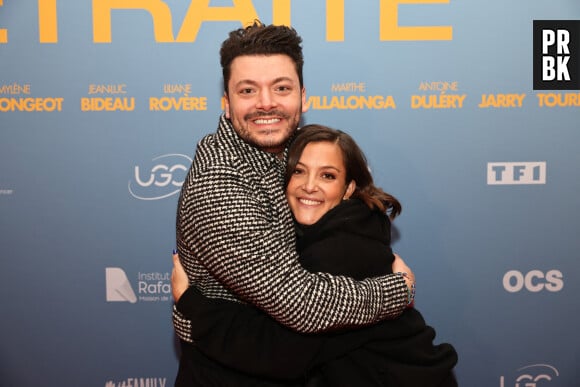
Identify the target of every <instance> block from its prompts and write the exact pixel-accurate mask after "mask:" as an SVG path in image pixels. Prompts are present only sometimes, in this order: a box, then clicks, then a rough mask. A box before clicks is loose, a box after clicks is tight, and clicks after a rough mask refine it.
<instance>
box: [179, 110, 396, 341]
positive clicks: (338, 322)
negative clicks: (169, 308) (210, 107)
mask: <svg viewBox="0 0 580 387" xmlns="http://www.w3.org/2000/svg"><path fill="white" fill-rule="evenodd" d="M283 175H284V161H283V160H280V159H278V158H277V157H276V156H275V155H272V154H269V153H265V152H262V151H260V150H258V149H257V148H255V147H253V146H251V145H249V144H247V143H246V142H244V141H243V140H242V139H241V138H240V137H238V135H237V134H236V133H235V131H234V129H233V128H232V126H231V123H230V121H229V120H227V119H226V118H225V117H224V116H223V115H222V116H221V118H220V123H219V128H218V130H217V132H216V133H215V134H211V135H208V136H206V137H205V138H203V139H202V140H201V141H200V142H199V144H198V146H197V150H196V154H195V158H194V160H193V163H192V165H191V168H190V170H189V173H188V176H187V178H186V180H185V182H184V184H183V187H182V189H181V195H180V198H179V204H178V210H177V247H178V250H179V254H180V257H181V260H182V262H183V265H184V267H185V270H186V271H187V274H188V276H189V281H190V284H192V285H194V286H196V287H197V288H198V289H200V290H201V291H202V293H203V294H204V295H206V296H207V297H217V298H223V299H229V300H237V301H242V302H249V303H252V304H254V305H256V306H258V307H259V308H261V309H263V310H265V311H266V312H267V313H268V314H270V315H271V316H272V317H274V318H275V319H276V320H278V321H279V322H280V323H282V324H284V325H286V326H288V327H290V328H292V329H294V330H296V331H299V332H307V333H312V332H321V331H324V330H328V329H331V328H336V327H343V326H352V325H363V324H369V323H372V322H375V321H378V320H382V319H384V318H393V317H396V316H398V315H399V314H400V313H402V311H403V310H404V309H405V306H406V305H407V286H406V285H405V281H404V280H403V279H402V278H401V276H399V275H388V276H384V277H380V278H376V279H368V280H365V281H362V282H357V281H354V280H352V279H350V278H346V277H336V276H331V275H328V274H325V273H317V274H313V273H308V272H307V271H306V270H304V269H303V268H302V267H301V266H300V264H299V263H298V255H297V253H296V250H295V235H294V226H293V222H292V215H291V212H290V209H289V207H288V205H287V202H286V198H285V196H284V187H283V185H284V184H283ZM353 259H356V257H353ZM173 322H174V327H175V330H176V333H177V335H178V336H179V337H180V338H181V339H183V340H185V341H189V342H191V341H193V340H192V339H191V334H190V327H191V325H190V324H191V322H190V321H188V320H187V319H186V318H184V316H183V315H182V314H181V313H180V312H179V311H178V310H177V308H175V307H174V311H173Z"/></svg>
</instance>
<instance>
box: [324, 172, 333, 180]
mask: <svg viewBox="0 0 580 387" xmlns="http://www.w3.org/2000/svg"><path fill="white" fill-rule="evenodd" d="M322 178H323V179H326V180H334V179H336V176H334V174H332V173H323V174H322Z"/></svg>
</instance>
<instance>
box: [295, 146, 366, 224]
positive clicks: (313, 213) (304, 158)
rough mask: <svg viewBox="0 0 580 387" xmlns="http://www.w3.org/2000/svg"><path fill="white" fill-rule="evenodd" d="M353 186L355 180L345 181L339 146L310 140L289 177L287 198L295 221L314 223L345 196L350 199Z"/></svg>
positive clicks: (344, 169)
mask: <svg viewBox="0 0 580 387" xmlns="http://www.w3.org/2000/svg"><path fill="white" fill-rule="evenodd" d="M354 188H355V182H354V181H351V182H349V184H348V185H347V183H346V168H345V165H344V160H343V156H342V152H341V150H340V147H339V146H338V145H337V144H335V143H332V142H311V143H309V144H308V145H306V147H305V148H304V151H303V152H302V155H300V159H299V161H298V164H296V168H295V169H294V172H293V174H292V176H291V177H290V181H289V182H288V187H287V188H286V198H287V199H288V204H289V205H290V209H291V210H292V213H293V214H294V217H295V218H296V221H297V222H298V223H300V224H305V225H311V224H314V223H316V222H317V221H318V220H319V219H320V218H321V217H322V216H323V215H324V214H325V213H326V212H328V211H329V210H330V209H331V208H333V207H335V206H336V205H338V204H339V203H340V202H341V201H342V200H343V199H348V198H349V197H350V195H352V193H353V191H354Z"/></svg>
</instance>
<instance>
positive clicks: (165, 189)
mask: <svg viewBox="0 0 580 387" xmlns="http://www.w3.org/2000/svg"><path fill="white" fill-rule="evenodd" d="M191 161H192V159H191V158H190V157H188V156H186V155H182V154H178V153H170V154H166V155H161V156H157V157H155V158H153V159H152V160H151V162H150V163H148V164H147V165H136V166H135V169H134V176H133V180H129V184H128V188H129V193H130V194H131V196H133V197H134V198H135V199H139V200H160V199H165V198H168V197H170V196H173V195H176V194H177V193H178V192H179V191H180V189H181V186H182V185H183V180H184V178H185V175H186V174H187V170H188V169H189V165H190V164H191Z"/></svg>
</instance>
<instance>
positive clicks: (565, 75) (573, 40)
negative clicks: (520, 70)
mask: <svg viewBox="0 0 580 387" xmlns="http://www.w3.org/2000/svg"><path fill="white" fill-rule="evenodd" d="M533 47H534V90H580V20H534V44H533Z"/></svg>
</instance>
